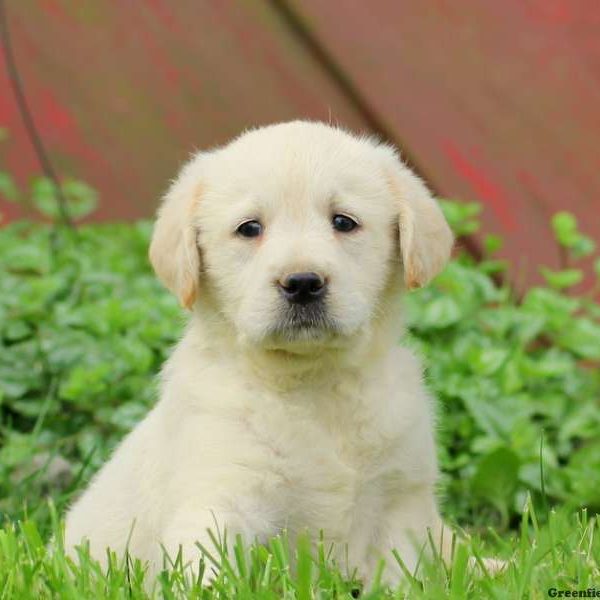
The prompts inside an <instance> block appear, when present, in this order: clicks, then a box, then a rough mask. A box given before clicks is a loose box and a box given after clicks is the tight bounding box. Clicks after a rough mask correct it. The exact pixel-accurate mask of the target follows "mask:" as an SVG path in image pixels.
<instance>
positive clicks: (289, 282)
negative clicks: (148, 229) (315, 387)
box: [150, 122, 451, 347]
mask: <svg viewBox="0 0 600 600" xmlns="http://www.w3.org/2000/svg"><path fill="white" fill-rule="evenodd" d="M399 239H400V245H401V246H402V260H401V259H400V256H399V254H400V248H399V243H398V241H399ZM450 246H451V235H450V233H449V230H448V227H447V225H446V223H445V221H444V219H443V217H442V216H441V213H440V211H439V209H438V208H437V205H436V204H435V202H434V201H433V200H432V199H431V197H430V196H429V193H428V192H427V190H426V189H425V187H424V186H423V184H422V183H421V182H420V181H419V180H418V179H417V178H416V177H415V176H414V175H413V174H412V173H410V171H408V170H407V169H406V167H404V166H402V165H401V164H400V163H399V161H398V159H397V158H396V156H395V155H394V153H393V152H392V151H391V150H390V149H389V148H387V147H385V146H378V145H376V144H375V143H374V142H372V141H370V140H365V139H358V138H355V137H353V136H351V135H349V134H348V133H346V132H343V131H340V130H337V129H334V128H331V127H328V126H326V125H323V124H317V123H303V122H295V123H289V124H282V125H276V126H271V127H267V128H263V129H259V130H255V131H252V132H250V133H246V134H245V135H243V136H242V137H240V138H238V139H237V140H235V141H234V142H232V143H231V144H229V145H228V146H226V147H224V148H222V149H219V150H216V151H213V152H210V153H203V154H199V155H197V156H196V157H195V158H194V159H193V160H192V161H191V162H190V163H189V164H188V165H187V166H186V167H185V168H184V169H183V171H182V173H181V174H180V176H179V178H178V180H177V181H176V182H175V183H174V185H173V186H172V188H171V190H170V191H169V193H168V194H167V197H166V200H165V203H164V204H163V207H162V209H161V211H160V213H159V219H158V222H157V226H156V230H155V234H154V238H153V242H152V246H151V251H150V256H151V260H152V262H153V264H154V266H155V268H156V270H157V273H158V275H159V276H160V277H161V278H162V279H163V281H164V282H165V283H166V285H167V286H168V287H169V288H170V289H172V290H173V291H174V292H175V293H176V294H177V295H178V296H179V297H180V299H181V301H182V303H183V304H184V305H186V306H188V307H189V308H191V307H193V306H194V305H195V303H196V302H198V303H200V302H201V299H202V294H203V293H204V294H205V295H206V298H208V297H210V298H211V300H212V302H213V303H214V304H216V306H217V309H218V311H219V312H220V313H221V315H222V317H224V319H225V320H226V321H227V322H228V323H229V324H230V325H231V326H233V328H234V329H235V332H236V333H237V335H238V337H239V339H240V340H241V341H244V342H248V343H251V344H261V345H264V346H267V347H290V346H296V347H300V346H303V345H304V346H306V345H307V344H308V345H309V346H310V345H311V344H313V343H319V344H337V343H340V342H343V340H345V339H348V338H349V337H350V336H352V335H353V334H355V333H357V332H360V330H361V329H362V328H364V327H365V326H366V325H368V324H369V323H370V322H371V321H372V319H373V317H374V315H375V314H376V312H377V310H378V308H379V302H380V299H381V294H382V293H383V290H384V288H385V287H386V285H387V284H388V282H389V280H390V278H391V277H401V276H402V270H403V271H404V276H405V278H406V279H407V283H408V285H409V286H417V285H422V284H423V283H424V282H425V281H426V280H427V279H428V278H430V277H431V276H433V275H434V274H435V273H436V272H437V270H439V269H440V268H441V267H442V265H443V264H444V262H445V260H446V259H447V256H448V254H449V251H450ZM402 263H403V267H401V266H400V265H401V264H402Z"/></svg>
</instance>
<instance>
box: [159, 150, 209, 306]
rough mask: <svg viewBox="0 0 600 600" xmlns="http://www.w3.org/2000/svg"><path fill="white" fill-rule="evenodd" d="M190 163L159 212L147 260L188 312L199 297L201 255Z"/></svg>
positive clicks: (198, 191) (197, 193) (196, 184)
mask: <svg viewBox="0 0 600 600" xmlns="http://www.w3.org/2000/svg"><path fill="white" fill-rule="evenodd" d="M193 167H194V165H193V162H192V163H190V164H188V165H187V166H186V167H184V169H183V170H182V172H181V174H180V175H179V177H178V178H177V180H176V181H175V182H174V183H173V184H172V185H171V187H170V189H169V190H168V191H167V193H166V194H165V196H164V199H163V201H162V205H161V207H160V209H159V210H158V215H157V220H156V224H155V226H154V232H153V234H152V241H151V242H150V250H149V257H150V262H151V263H152V266H153V267H154V270H155V272H156V274H157V276H158V278H159V279H160V280H161V281H162V283H163V284H164V285H165V287H167V288H168V289H169V290H170V291H171V292H173V294H175V296H177V298H178V299H179V302H180V303H181V305H182V306H184V307H185V308H187V309H191V308H192V306H193V304H194V302H195V301H196V297H197V295H198V286H199V279H200V254H199V250H198V246H197V243H196V229H195V227H194V222H193V210H194V207H195V206H196V203H197V202H198V200H199V199H200V195H201V187H200V184H199V182H198V178H197V174H196V173H192V171H194V170H195V169H194V168H193Z"/></svg>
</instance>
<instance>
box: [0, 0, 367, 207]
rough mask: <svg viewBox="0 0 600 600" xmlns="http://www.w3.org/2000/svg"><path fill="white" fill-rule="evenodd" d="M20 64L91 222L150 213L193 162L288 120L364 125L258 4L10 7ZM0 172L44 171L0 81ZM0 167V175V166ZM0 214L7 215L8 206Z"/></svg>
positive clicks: (45, 132) (51, 145) (71, 2)
mask: <svg viewBox="0 0 600 600" xmlns="http://www.w3.org/2000/svg"><path fill="white" fill-rule="evenodd" d="M7 9H8V14H9V18H10V25H11V30H12V34H13V40H14V47H15V53H16V55H17V61H18V66H19V69H20V71H21V74H22V77H23V80H24V84H25V88H26V91H27V95H28V98H29V101H30V104H31V108H32V110H33V113H34V115H35V119H36V121H37V124H38V126H39V129H40V132H41V134H42V136H43V138H44V140H45V141H46V144H47V146H48V150H49V153H50V155H51V157H52V159H53V161H54V162H55V164H56V166H57V169H58V171H59V172H60V174H61V175H63V176H75V177H78V178H82V179H84V180H87V181H89V182H90V183H91V184H92V185H94V186H95V187H97V188H98V189H99V190H100V192H101V196H102V204H101V208H100V211H99V213H98V214H97V215H95V217H94V218H99V219H121V218H133V217H138V216H148V215H150V214H152V212H153V210H154V207H155V205H156V202H157V200H158V197H159V195H160V194H161V193H162V192H163V190H164V189H165V187H166V185H167V184H168V181H169V179H170V178H171V177H173V176H174V175H175V172H176V170H177V169H178V167H179V166H180V165H181V163H182V162H183V161H184V160H185V159H186V157H187V156H188V155H189V153H190V152H191V151H193V150H194V149H196V148H205V147H210V146H214V145H216V144H220V143H223V142H225V141H226V140H228V139H229V138H230V137H232V136H234V135H237V134H239V133H240V131H242V130H243V129H245V128H247V127H250V126H255V125H259V124H265V123H270V122H276V121H282V120H289V119H293V118H297V117H308V118H314V119H323V120H327V119H330V118H331V119H334V120H339V121H340V122H343V123H345V124H347V125H349V126H350V127H353V128H357V129H361V128H365V127H366V125H365V123H364V120H363V119H362V118H361V116H360V115H359V114H358V112H357V111H356V110H355V109H354V108H353V107H352V105H351V103H349V102H348V101H347V99H346V98H345V97H344V95H343V94H342V93H341V92H340V91H339V90H338V88H337V87H336V86H335V85H334V84H333V83H332V82H331V81H330V80H329V79H328V77H327V76H326V74H325V73H324V72H323V70H322V69H321V66H320V65H319V64H318V63H317V62H316V61H315V60H314V59H313V57H312V56H311V55H310V54H309V53H307V52H306V51H305V49H304V48H303V47H302V45H301V44H299V43H298V41H297V40H296V39H295V38H294V37H293V36H290V35H289V30H288V29H287V27H286V25H285V23H283V22H282V21H281V19H280V18H279V17H278V15H277V14H276V13H274V12H273V11H272V10H271V9H270V8H269V7H268V5H267V4H264V3H255V2H236V1H235V0H219V1H218V2H198V1H196V0H185V1H183V0H182V1H179V2H168V1H167V0H147V1H146V2H143V3H137V2H118V3H110V2H85V3H83V2H79V1H78V0H45V1H44V2H37V1H34V0H19V1H18V2H16V1H9V2H7ZM0 89H2V93H1V94H0V126H5V127H7V128H8V129H9V130H10V132H11V135H12V141H11V142H10V143H9V144H5V145H4V147H3V148H2V149H1V150H0V152H1V154H0V161H1V162H2V165H7V166H8V168H9V169H10V170H11V171H13V172H14V173H16V175H17V177H18V179H19V181H20V182H21V183H23V184H24V183H25V182H26V181H27V180H28V179H29V178H30V177H31V175H32V174H34V173H39V167H38V165H37V161H36V159H35V156H34V155H33V153H32V150H31V148H30V145H29V142H28V140H27V139H26V137H25V132H24V129H23V126H22V124H21V120H20V116H19V114H18V109H17V106H16V104H15V101H14V98H13V96H12V94H11V93H10V92H9V88H8V80H7V75H6V72H5V71H4V69H2V70H0ZM0 168H1V167H0ZM0 212H4V213H5V214H9V215H12V216H15V215H16V213H15V210H14V206H11V205H7V204H6V203H4V204H0Z"/></svg>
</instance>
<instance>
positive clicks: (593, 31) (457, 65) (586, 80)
mask: <svg viewBox="0 0 600 600" xmlns="http://www.w3.org/2000/svg"><path fill="white" fill-rule="evenodd" d="M289 6H291V9H292V10H293V11H294V12H295V13H296V14H297V15H298V16H299V18H300V19H301V21H302V22H303V24H304V26H305V27H307V28H309V29H310V30H311V32H312V35H313V36H314V37H315V39H318V40H319V43H320V44H322V46H323V48H324V50H325V51H326V52H327V53H328V54H329V56H331V58H332V60H333V61H334V62H335V63H337V64H338V65H339V67H340V68H341V69H342V70H343V71H344V73H345V74H346V76H347V77H348V78H349V79H350V80H351V82H352V84H353V86H354V87H355V88H356V89H358V90H359V91H360V94H361V95H362V98H363V100H364V102H365V103H366V104H367V106H368V107H369V108H370V110H371V111H373V112H374V113H376V114H377V115H378V116H379V119H380V120H381V121H382V122H384V123H385V124H386V127H387V129H388V130H390V131H391V132H392V133H393V137H394V138H395V139H396V140H397V141H398V142H399V143H400V144H401V145H402V146H404V147H405V148H407V149H408V150H409V151H410V155H411V156H412V157H413V158H414V159H415V160H416V162H417V164H418V166H419V167H420V170H421V171H423V172H424V173H425V174H426V175H427V177H428V179H429V180H430V182H431V183H432V184H433V185H434V186H435V188H437V190H439V191H440V192H441V193H442V194H443V195H445V196H447V197H456V198H463V199H466V200H478V201H481V202H483V203H484V205H485V214H484V219H483V220H484V224H485V229H486V230H487V231H495V232H500V233H503V234H504V236H505V238H506V240H507V248H506V250H505V255H506V256H508V257H509V258H511V259H512V260H513V261H515V263H516V265H517V267H516V273H515V277H516V278H517V279H519V280H520V279H521V278H526V279H527V280H528V281H532V280H538V279H539V278H538V277H537V276H536V271H537V265H538V264H540V263H546V264H553V265H557V264H558V253H557V250H556V247H555V245H554V243H553V241H552V239H551V234H550V229H549V226H548V221H549V218H550V215H551V214H553V213H554V212H556V211H558V210H563V209H567V210H570V211H572V212H573V213H575V215H576V216H577V217H578V218H579V219H580V221H581V222H582V226H583V228H584V230H585V231H587V232H588V233H589V234H591V235H592V236H593V237H595V238H596V239H597V240H600V218H598V212H599V209H600V168H599V167H600V152H599V148H600V146H599V142H598V140H599V139H600V110H599V107H600V35H598V31H599V27H600V3H599V2H597V1H596V0H581V1H578V2H571V1H569V0H527V1H522V0H505V1H503V2H480V1H479V0H464V1H463V2H451V1H449V0H431V1H429V2H417V1H411V0H409V1H406V2H405V1H402V2H397V1H396V0H380V1H379V2H368V3H367V2H360V1H359V0H349V1H348V2H345V3H344V8H343V10H340V6H339V4H338V3H336V2H320V1H319V0H303V1H302V2H293V3H291V4H289Z"/></svg>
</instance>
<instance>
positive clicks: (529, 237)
mask: <svg viewBox="0 0 600 600" xmlns="http://www.w3.org/2000/svg"><path fill="white" fill-rule="evenodd" d="M6 8H7V11H8V16H9V20H10V27H11V31H12V34H13V44H14V48H15V53H16V57H17V61H18V66H19V69H20V72H21V75H22V78H23V81H24V84H25V87H26V92H27V95H28V98H29V102H30V104H31V107H32V110H33V113H34V115H35V119H36V122H37V124H38V127H39V129H40V132H41V134H42V136H43V138H44V140H45V142H46V144H47V146H48V149H49V153H50V155H51V158H52V160H53V162H54V163H55V165H56V167H57V170H58V171H59V172H60V173H61V174H62V175H74V176H76V177H79V178H82V179H85V180H87V181H89V182H90V183H91V184H93V185H94V186H95V187H97V188H98V189H99V190H100V192H101V194H102V205H101V209H100V211H99V212H98V213H97V215H96V218H98V219H117V218H119V219H120V218H133V217H137V216H143V215H150V214H151V213H152V212H153V210H154V207H155V205H156V201H157V199H158V197H159V195H160V193H161V192H162V190H164V188H165V186H166V185H167V182H168V180H169V178H170V177H172V176H173V174H174V173H175V171H176V169H177V167H178V165H180V164H181V162H182V161H183V160H185V158H186V156H187V155H188V154H189V152H190V151H192V150H193V149H194V148H197V147H206V146H211V145H214V144H218V143H221V142H224V141H226V140H227V139H228V138H229V137H231V136H233V135H235V134H236V133H238V132H239V131H240V130H242V129H244V128H246V127H248V126H251V125H256V124H262V123H269V122H273V121H279V120H286V119H291V118H296V117H311V118H318V119H324V120H327V119H333V120H335V121H337V122H340V123H343V124H345V125H347V126H349V127H351V128H353V129H376V130H378V131H380V132H381V133H383V134H384V135H385V136H387V137H388V138H390V139H392V140H393V141H395V142H396V143H398V144H399V145H400V146H401V147H402V148H403V149H404V150H405V152H406V154H407V156H408V157H409V159H410V160H411V161H412V163H413V164H414V165H415V166H416V167H417V168H418V170H419V171H420V172H421V173H423V174H424V175H425V176H426V177H427V179H428V181H429V182H430V184H431V185H432V186H433V187H434V188H435V189H436V190H437V191H438V192H439V193H440V194H442V195H444V196H447V197H456V198H464V199H467V200H479V201H481V202H482V203H483V204H484V205H485V213H484V223H485V227H486V230H488V231H495V232H500V233H503V234H504V235H505V237H506V238H507V241H508V243H507V247H506V250H505V254H506V255H508V256H509V257H510V258H512V259H513V260H515V261H517V263H518V269H519V270H520V271H523V272H525V273H526V275H527V277H528V278H529V279H530V280H532V279H531V278H532V276H533V275H534V273H535V265H537V264H539V263H540V262H544V263H547V264H548V263H549V264H556V262H557V259H558V257H557V252H556V248H555V247H554V244H553V242H552V240H551V236H550V231H549V227H548V220H549V216H550V215H551V214H552V213H553V212H555V211H557V210H560V209H568V210H571V211H573V212H574V213H575V214H576V215H577V216H578V217H579V218H580V220H581V221H582V223H583V225H584V228H585V229H586V230H587V232H588V233H590V234H592V235H593V236H594V237H596V239H600V218H599V217H598V213H599V209H600V2H598V1H597V0H576V1H573V0H505V1H503V2H491V1H490V2H481V1H480V0H463V1H462V2H460V3H459V2H451V1H450V0H430V1H429V2H421V1H419V0H406V1H404V0H403V1H401V2H399V1H397V0H378V1H377V2H361V1H360V0H344V1H343V2H342V1H341V0H339V1H337V0H336V1H329V2H321V1H319V0H302V2H300V1H299V0H297V1H294V2H291V1H289V0H288V1H285V0H272V1H270V2H269V1H266V0H256V1H251V0H246V1H240V0H238V1H236V0H205V1H199V0H178V1H177V2H168V1H167V0H144V1H143V2H113V3H110V2H100V1H99V0H89V1H86V2H81V1H80V0H42V1H39V0H7V1H6ZM0 89H1V93H0V126H4V127H7V128H8V129H9V130H10V132H11V135H12V140H11V141H10V143H8V144H3V146H2V147H0V161H1V163H0V164H1V165H2V166H4V165H7V166H8V168H9V169H10V170H11V171H13V172H14V173H16V175H17V176H18V178H19V180H20V181H25V180H26V179H27V178H28V177H29V176H30V175H31V174H32V173H36V172H38V171H39V168H38V165H37V162H36V159H35V155H34V154H33V153H32V150H31V148H30V145H29V142H28V140H27V139H26V137H25V134H24V129H23V126H22V123H21V120H20V116H19V114H18V109H17V105H16V103H15V101H14V98H13V96H12V94H11V93H10V90H9V87H8V79H7V75H6V71H5V70H4V69H2V70H0ZM0 211H1V212H3V213H5V214H7V215H9V216H15V215H16V210H15V207H14V206H13V205H9V204H7V203H5V202H2V200H1V199H0Z"/></svg>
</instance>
